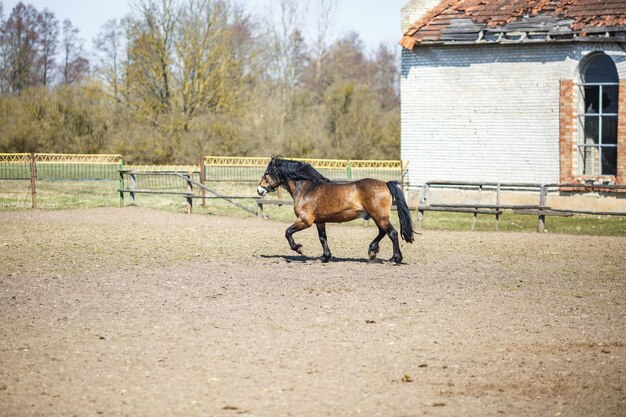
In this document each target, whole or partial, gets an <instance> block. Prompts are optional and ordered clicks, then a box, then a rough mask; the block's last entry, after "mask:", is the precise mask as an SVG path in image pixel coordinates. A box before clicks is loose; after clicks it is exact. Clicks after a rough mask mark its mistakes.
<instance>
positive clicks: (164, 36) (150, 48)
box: [129, 0, 180, 120]
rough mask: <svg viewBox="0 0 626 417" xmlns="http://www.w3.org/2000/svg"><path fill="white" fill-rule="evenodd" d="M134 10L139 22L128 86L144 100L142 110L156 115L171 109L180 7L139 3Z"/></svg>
mask: <svg viewBox="0 0 626 417" xmlns="http://www.w3.org/2000/svg"><path fill="white" fill-rule="evenodd" d="M137 7H138V9H139V13H140V20H139V21H138V22H137V23H138V24H136V25H134V26H133V31H134V33H133V34H132V36H133V38H132V45H131V46H130V48H131V60H130V63H129V64H130V67H129V70H130V72H129V77H130V78H131V79H130V80H129V83H130V87H131V88H133V89H135V91H136V93H137V95H138V96H140V97H141V96H143V97H144V98H145V104H146V105H147V106H143V110H144V111H148V114H150V113H152V114H153V116H158V114H160V113H168V112H169V111H170V110H171V108H172V103H171V78H172V67H171V66H172V49H173V42H174V34H175V29H176V23H177V21H178V18H179V14H180V7H179V6H178V3H177V2H176V1H175V0H160V1H157V0H141V1H140V2H139V3H138V5H137ZM154 120H156V118H154Z"/></svg>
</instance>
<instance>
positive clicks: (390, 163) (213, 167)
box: [203, 156, 408, 183]
mask: <svg viewBox="0 0 626 417" xmlns="http://www.w3.org/2000/svg"><path fill="white" fill-rule="evenodd" d="M288 159H294V160H297V161H302V162H307V163H309V164H311V165H312V166H313V167H314V168H316V169H317V170H319V171H320V172H321V173H322V174H323V175H325V176H327V177H328V178H330V179H333V180H357V179H360V178H368V177H369V178H377V179H381V180H385V181H398V182H400V183H403V182H404V178H405V174H406V170H407V167H408V163H407V162H403V161H399V160H379V161H375V160H350V159H307V158H288ZM269 162H270V158H252V157H224V156H205V157H204V159H203V165H204V169H205V174H206V180H207V181H211V180H213V181H258V180H259V178H260V177H261V175H263V171H264V170H265V167H267V164H268V163H269Z"/></svg>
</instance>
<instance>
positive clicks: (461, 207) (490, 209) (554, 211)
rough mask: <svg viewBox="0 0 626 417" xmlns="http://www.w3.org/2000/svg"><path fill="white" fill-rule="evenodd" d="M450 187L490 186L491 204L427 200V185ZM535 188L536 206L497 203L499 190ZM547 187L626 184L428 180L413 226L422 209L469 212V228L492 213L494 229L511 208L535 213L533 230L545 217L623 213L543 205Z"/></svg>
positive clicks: (602, 188) (605, 188)
mask: <svg viewBox="0 0 626 417" xmlns="http://www.w3.org/2000/svg"><path fill="white" fill-rule="evenodd" d="M434 187H440V188H452V189H457V190H461V189H464V190H465V189H468V188H469V189H476V190H478V192H479V194H478V195H479V199H480V192H482V191H483V190H485V189H487V188H490V189H491V190H495V192H496V203H495V204H484V203H480V202H479V201H477V202H476V203H475V204H454V203H429V199H430V195H431V188H434ZM503 190H509V191H528V190H535V191H538V198H539V202H538V204H536V205H527V204H526V205H524V204H501V203H500V201H501V198H502V191H503ZM550 190H556V191H562V190H565V191H567V192H576V191H598V192H605V193H616V192H622V191H626V185H613V184H611V185H608V184H607V185H605V184H536V183H495V182H465V181H459V182H451V181H430V182H427V183H425V184H424V186H423V187H422V192H421V197H420V200H419V205H418V207H417V229H418V230H421V227H422V222H423V220H424V214H425V212H426V211H443V212H453V213H454V212H456V213H471V214H472V215H473V219H472V225H471V230H474V228H475V226H476V218H477V216H478V215H479V214H487V215H493V216H495V230H496V231H498V230H499V227H500V216H501V215H502V213H503V211H504V210H512V211H513V213H514V214H522V215H533V216H537V232H543V231H544V230H545V224H546V216H558V217H569V216H573V215H575V214H586V215H599V216H626V212H622V211H591V210H576V209H559V208H553V207H550V206H548V205H547V197H548V192H549V191H550Z"/></svg>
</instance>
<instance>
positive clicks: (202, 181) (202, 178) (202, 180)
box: [200, 156, 206, 208]
mask: <svg viewBox="0 0 626 417" xmlns="http://www.w3.org/2000/svg"><path fill="white" fill-rule="evenodd" d="M200 184H202V185H206V173H205V171H204V157H202V156H201V157H200ZM205 197H206V190H205V189H204V188H202V208H206V198H205Z"/></svg>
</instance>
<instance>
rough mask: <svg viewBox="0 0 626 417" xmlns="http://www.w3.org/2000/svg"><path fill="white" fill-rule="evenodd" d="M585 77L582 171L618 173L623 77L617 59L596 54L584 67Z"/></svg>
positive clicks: (580, 120) (581, 114) (580, 145)
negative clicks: (614, 60) (619, 114)
mask: <svg viewBox="0 0 626 417" xmlns="http://www.w3.org/2000/svg"><path fill="white" fill-rule="evenodd" d="M582 80H583V83H582V84H581V87H580V88H581V90H580V93H581V100H580V104H581V107H582V108H581V111H580V112H579V115H578V123H579V140H578V167H579V168H578V170H579V174H582V175H589V176H601V175H616V174H617V103H618V91H619V90H618V86H619V78H618V75H617V69H616V67H615V64H614V63H613V60H612V59H611V58H610V57H609V56H608V55H606V54H604V53H598V54H594V55H593V56H592V57H591V58H590V59H589V60H588V62H587V65H586V66H585V67H584V69H583V74H582ZM583 106H584V107H583Z"/></svg>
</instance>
